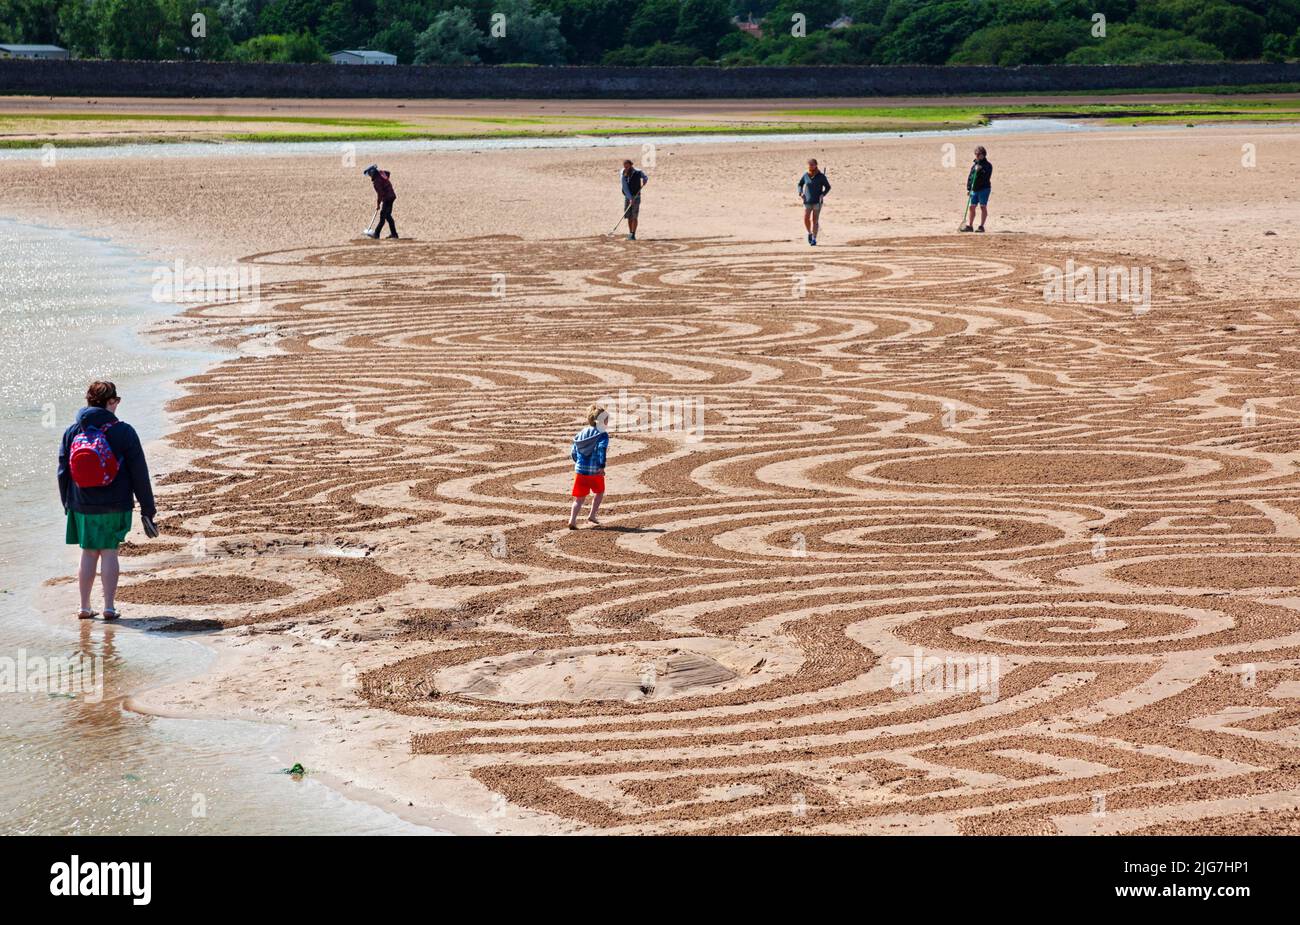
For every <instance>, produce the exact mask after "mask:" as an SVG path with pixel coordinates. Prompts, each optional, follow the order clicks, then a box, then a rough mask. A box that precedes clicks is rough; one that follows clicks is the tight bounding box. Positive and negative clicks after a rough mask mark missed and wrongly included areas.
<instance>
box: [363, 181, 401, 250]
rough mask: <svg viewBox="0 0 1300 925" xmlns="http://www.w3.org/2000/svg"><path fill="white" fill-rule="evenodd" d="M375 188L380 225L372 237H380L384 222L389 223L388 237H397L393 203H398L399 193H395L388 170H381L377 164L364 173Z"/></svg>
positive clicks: (376, 227)
mask: <svg viewBox="0 0 1300 925" xmlns="http://www.w3.org/2000/svg"><path fill="white" fill-rule="evenodd" d="M362 173H364V174H365V175H366V176H367V177H369V178H370V182H371V183H372V184H373V185H374V187H375V208H376V209H378V210H379V224H378V225H376V226H375V230H374V232H373V233H371V234H370V237H372V238H377V237H379V232H380V231H381V230H383V227H384V222H387V223H388V236H389V237H390V238H395V237H397V224H396V223H395V222H394V221H393V203H394V202H396V201H397V193H395V192H393V184H392V181H391V180H390V179H389V177H390V176H391V175H390V174H389V172H388V171H387V170H380V169H379V167H378V166H376V165H375V164H371V165H370V166H369V167H367V168H366V169H365V170H363V171H362Z"/></svg>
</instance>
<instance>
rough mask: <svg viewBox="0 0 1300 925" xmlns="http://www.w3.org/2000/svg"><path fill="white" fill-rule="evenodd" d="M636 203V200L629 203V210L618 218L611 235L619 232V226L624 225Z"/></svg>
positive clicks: (624, 211)
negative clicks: (624, 220)
mask: <svg viewBox="0 0 1300 925" xmlns="http://www.w3.org/2000/svg"><path fill="white" fill-rule="evenodd" d="M635 203H636V200H635V199H629V200H628V201H627V208H626V209H624V210H623V214H622V215H620V216H619V217H618V221H617V222H615V223H614V227H613V228H611V229H610V231H609V234H613V233H614V232H616V231H618V226H619V225H621V224H623V219H625V218H627V213H629V212H631V211H632V206H633V205H634V204H635ZM605 237H609V235H608V234H607V235H605Z"/></svg>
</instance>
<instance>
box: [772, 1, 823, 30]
mask: <svg viewBox="0 0 1300 925" xmlns="http://www.w3.org/2000/svg"><path fill="white" fill-rule="evenodd" d="M840 9H841V6H840V0H778V2H777V4H776V6H774V7H773V8H772V9H771V11H769V12H768V14H767V15H766V16H764V17H763V31H764V33H767V32H769V31H770V32H771V33H773V34H776V33H782V32H783V33H785V34H786V35H789V34H790V29H791V28H792V27H793V26H794V23H793V21H792V17H793V16H794V15H795V14H796V13H802V14H803V17H804V31H805V32H806V33H809V34H811V33H813V32H816V31H818V30H819V29H822V28H823V27H825V26H829V25H830V24H831V23H832V22H834V21H835V20H836V19H837V18H838V17H839V15H840Z"/></svg>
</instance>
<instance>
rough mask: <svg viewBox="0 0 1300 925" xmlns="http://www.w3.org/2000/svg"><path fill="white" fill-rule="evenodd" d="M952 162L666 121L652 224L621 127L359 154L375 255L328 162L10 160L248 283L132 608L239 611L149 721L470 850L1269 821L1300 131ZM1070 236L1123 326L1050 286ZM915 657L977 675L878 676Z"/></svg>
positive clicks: (95, 215) (63, 195)
mask: <svg viewBox="0 0 1300 925" xmlns="http://www.w3.org/2000/svg"><path fill="white" fill-rule="evenodd" d="M943 143H944V142H943V140H942V139H933V138H927V139H916V138H911V139H909V138H882V139H879V140H873V141H870V142H865V143H864V142H830V143H826V144H820V145H818V146H816V148H815V149H814V150H808V149H806V148H797V149H796V148H793V147H791V146H789V145H781V144H773V143H764V142H761V141H755V142H754V143H753V144H752V145H751V144H743V145H727V146H724V145H718V146H710V145H693V146H690V147H689V148H686V147H681V148H677V149H672V148H666V147H665V148H658V149H656V150H655V151H654V158H655V161H656V163H655V165H654V167H653V168H651V170H650V172H651V175H652V177H653V180H652V182H651V184H650V187H649V188H648V190H647V193H646V202H645V205H644V207H643V209H642V233H641V238H642V240H640V241H638V242H636V243H635V244H633V243H630V242H627V241H624V240H621V239H619V238H614V237H609V236H607V235H606V234H605V233H606V232H607V231H608V230H609V227H610V225H612V224H613V219H614V218H617V216H618V210H619V202H618V197H617V192H616V188H615V187H614V186H613V183H614V171H615V170H616V165H617V162H618V161H619V160H621V158H622V157H623V156H624V154H625V152H623V151H621V150H617V149H606V150H598V151H588V150H569V151H498V152H484V153H468V154H451V153H445V154H403V155H397V156H393V157H391V158H385V160H384V164H383V165H384V166H385V167H388V168H390V169H392V170H393V180H394V183H395V185H396V187H397V191H398V197H399V198H398V203H397V209H396V216H397V219H398V223H399V229H400V230H401V231H402V232H403V235H404V239H403V240H402V241H399V242H370V241H365V240H360V239H359V238H358V236H357V232H358V231H359V230H360V228H361V226H362V225H363V224H364V222H365V220H366V218H368V216H369V212H370V208H371V200H369V198H368V184H366V183H365V181H364V180H363V179H362V178H360V177H359V176H358V172H359V168H360V167H361V166H364V164H361V163H357V164H346V163H343V162H341V161H340V160H339V159H335V158H327V157H321V158H310V159H304V158H295V157H293V156H292V155H289V154H286V156H285V157H283V158H274V159H268V160H266V161H258V162H255V163H252V162H242V161H241V162H233V161H231V162H224V161H213V160H210V159H205V160H202V161H200V160H197V159H195V160H183V159H182V160H167V161H140V160H134V161H128V160H124V159H117V160H113V159H105V160H87V161H72V160H66V161H62V162H60V163H58V164H57V165H56V166H55V167H52V168H41V167H40V166H39V165H37V164H35V163H31V164H26V163H19V164H15V165H14V173H15V175H16V176H15V182H14V183H12V184H11V185H10V186H9V187H8V188H7V189H5V190H4V191H3V192H0V211H2V212H4V213H6V214H15V215H16V214H22V215H25V216H27V217H28V218H29V219H30V217H31V216H33V215H38V216H41V217H42V218H43V219H44V220H46V221H48V222H50V223H52V224H66V225H69V226H76V227H82V228H89V229H91V230H96V231H99V232H102V233H110V234H113V235H117V236H122V237H125V238H127V239H130V240H132V241H134V242H135V243H136V244H137V245H139V246H142V247H146V248H148V249H149V250H150V251H151V252H152V253H153V254H154V255H156V256H157V257H158V259H159V260H160V262H164V263H169V262H171V261H173V260H175V259H176V258H177V257H183V258H184V259H186V260H187V261H194V262H202V261H204V260H207V261H219V260H227V259H232V258H234V257H246V258H247V259H248V260H249V261H251V264H252V265H253V266H256V267H257V268H258V269H259V270H260V271H261V274H262V277H261V278H262V289H261V299H260V303H259V304H258V305H257V306H255V307H254V310H252V311H248V310H246V309H247V307H246V306H240V305H217V306H211V307H201V308H196V309H193V310H191V311H190V312H189V313H188V317H187V319H186V321H184V322H182V323H180V324H175V325H169V326H168V328H167V330H166V331H165V332H163V333H162V334H160V336H161V337H164V338H173V339H191V338H202V339H205V340H211V341H215V342H217V343H219V344H221V345H222V346H224V347H226V348H229V349H234V350H236V351H237V352H239V353H240V354H242V356H241V358H240V359H237V360H232V361H229V362H226V363H222V364H220V365H218V366H216V367H214V368H213V369H211V370H209V371H208V372H206V373H205V374H203V375H201V376H198V377H195V378H193V379H190V380H188V381H187V382H186V383H185V385H186V388H187V390H188V392H189V395H188V397H187V398H184V399H181V400H179V401H177V402H174V403H173V405H172V415H173V421H172V426H171V437H170V438H169V440H170V445H171V450H170V452H169V455H168V456H167V457H166V458H167V463H166V464H165V465H164V466H163V467H161V468H160V472H161V475H160V478H159V491H160V510H161V512H162V516H161V525H162V527H163V529H164V531H165V536H164V538H163V540H161V541H156V542H154V543H151V544H149V543H144V542H143V541H142V540H141V539H140V538H138V537H137V538H135V539H136V540H137V542H138V543H139V548H138V550H133V552H135V553H136V554H134V555H132V556H131V557H130V558H129V559H128V560H127V561H128V562H129V563H130V564H129V572H128V573H127V575H126V576H125V578H124V590H123V593H122V597H123V600H124V601H125V602H127V606H129V607H130V608H131V611H132V613H133V614H138V615H140V616H158V617H173V618H176V619H177V620H180V621H185V620H205V621H217V622H219V623H220V624H221V625H223V626H224V627H226V629H224V630H223V631H222V632H221V633H220V634H217V635H215V636H214V637H213V638H214V640H215V644H216V645H217V646H218V647H219V648H220V650H221V652H222V657H221V659H220V661H219V663H218V665H217V667H216V668H215V669H214V671H213V672H212V673H211V674H210V675H208V676H206V677H204V678H201V679H195V680H192V681H187V682H184V683H181V684H177V685H174V686H171V687H169V688H166V689H163V690H159V691H151V692H149V693H148V694H146V695H143V696H141V697H139V698H137V705H138V706H140V707H141V708H145V709H157V710H165V711H168V712H171V713H180V714H193V715H213V714H216V715H223V716H240V717H247V718H262V719H274V720H276V721H285V722H289V723H291V724H293V725H294V726H295V727H296V728H297V729H298V730H299V732H300V733H301V735H302V737H303V739H304V741H310V742H312V743H314V746H313V747H312V748H311V750H310V752H309V755H308V757H307V758H306V759H305V761H304V763H307V762H308V761H310V762H311V766H313V767H319V768H321V769H322V771H324V772H326V773H328V774H330V775H332V776H334V777H336V778H338V779H339V780H340V781H341V782H346V783H345V786H347V787H351V788H358V789H364V790H367V791H372V792H374V793H376V794H380V795H383V796H386V797H388V798H391V799H393V800H395V801H398V802H399V804H410V806H409V808H410V809H411V810H412V811H417V812H418V811H423V812H450V813H454V814H457V815H461V816H466V817H471V818H474V819H477V820H479V824H480V825H481V826H482V827H484V828H489V829H492V830H497V831H521V832H524V831H527V832H531V831H607V832H785V831H826V832H841V831H852V832H889V833H901V832H916V833H921V832H961V833H983V832H998V833H1008V834H1012V833H1026V832H1062V833H1066V832H1071V833H1073V832H1123V831H1143V832H1152V831H1164V830H1168V831H1182V830H1184V828H1185V827H1186V826H1187V825H1189V824H1192V823H1193V822H1196V821H1200V822H1203V823H1204V824H1205V827H1206V830H1212V831H1223V832H1252V831H1259V832H1277V831H1292V832H1293V831H1295V822H1294V820H1295V818H1296V815H1295V809H1296V807H1297V805H1300V777H1298V776H1297V774H1296V772H1295V771H1294V768H1295V766H1296V757H1297V749H1300V740H1297V738H1296V736H1295V731H1294V729H1295V727H1294V722H1295V717H1294V711H1295V704H1296V701H1297V700H1298V699H1300V676H1298V675H1297V669H1296V668H1295V665H1296V659H1297V658H1300V648H1298V647H1300V610H1298V609H1297V608H1300V597H1298V596H1297V595H1296V594H1295V590H1294V589H1295V586H1296V578H1297V577H1298V576H1300V520H1298V519H1297V517H1298V516H1300V478H1298V477H1297V475H1296V472H1295V466H1296V463H1297V461H1300V455H1298V454H1297V453H1296V448H1295V434H1296V432H1297V428H1296V421H1295V415H1296V414H1297V412H1298V411H1300V403H1298V402H1297V399H1296V390H1295V383H1294V369H1295V367H1296V364H1297V353H1296V350H1295V348H1294V344H1293V341H1294V334H1295V328H1296V317H1295V311H1296V308H1297V303H1296V301H1295V291H1296V288H1295V287H1296V282H1297V280H1296V274H1297V269H1296V266H1295V262H1294V259H1293V254H1294V253H1295V243H1296V237H1297V232H1298V231H1300V227H1298V224H1300V223H1298V221H1297V219H1296V217H1295V215H1296V213H1295V209H1294V204H1293V203H1292V202H1291V201H1290V197H1291V196H1293V195H1294V194H1293V193H1292V191H1291V185H1292V183H1291V181H1292V180H1293V178H1294V177H1295V176H1296V175H1297V171H1298V169H1300V132H1297V131H1296V130H1293V129H1288V128H1283V127H1255V126H1249V127H1247V126H1238V127H1231V128H1229V127H1216V128H1200V129H1168V130H1161V131H1142V132H1137V131H1134V132H1114V133H1096V134H1081V135H1059V134H1058V135H1038V136H1035V135H1025V136H1015V137H1005V138H998V139H989V140H986V141H985V142H984V143H985V144H987V145H988V147H989V149H990V158H991V160H992V161H993V162H994V164H995V165H996V170H995V174H994V195H993V197H992V201H991V206H992V209H991V213H992V214H991V218H990V230H991V232H992V233H989V234H985V235H980V236H976V235H957V234H955V233H954V230H955V226H956V224H957V212H958V209H959V207H960V203H961V185H962V178H963V177H964V171H965V163H966V161H967V152H966V149H967V148H968V147H969V146H970V145H971V144H972V142H971V141H969V140H968V139H960V138H958V139H955V143H957V144H958V145H960V149H959V150H958V151H957V157H956V161H955V164H953V165H952V166H945V163H944V153H945V152H944V150H943V148H942V145H943ZM1247 144H1249V145H1253V146H1254V150H1255V153H1256V157H1257V161H1256V165H1255V166H1244V165H1243V162H1242V158H1243V147H1242V146H1243V145H1247ZM626 154H627V155H628V156H635V157H637V158H638V159H640V157H641V147H640V144H639V143H638V144H637V145H635V146H629V148H628V149H627V152H626ZM808 155H815V156H817V157H819V158H820V159H821V160H822V162H823V163H824V164H826V165H827V167H828V168H829V176H830V178H831V181H832V183H833V184H834V191H833V192H832V194H831V197H830V199H829V200H828V203H827V205H826V207H825V211H824V215H823V218H824V222H823V225H824V228H823V234H822V238H821V241H820V243H819V246H818V247H817V248H816V249H815V250H814V249H812V248H809V247H808V246H807V244H806V243H804V241H803V238H802V228H801V226H800V215H801V211H800V209H799V207H798V205H797V203H796V202H795V195H794V181H795V179H796V178H797V176H798V173H799V172H800V169H801V162H802V160H804V159H805V158H806V157H807V156H808ZM358 158H361V159H363V160H364V155H363V154H358ZM1267 232H1273V234H1267ZM1069 260H1073V261H1075V263H1076V264H1089V265H1098V264H1100V265H1105V266H1123V267H1137V268H1139V269H1147V270H1149V271H1150V274H1151V280H1152V292H1153V295H1152V299H1151V302H1150V307H1149V310H1146V311H1140V312H1135V311H1134V310H1133V308H1132V306H1130V305H1127V304H1114V303H1108V304H1076V303H1069V302H1066V303H1061V302H1049V301H1046V300H1045V299H1044V294H1043V275H1042V268H1043V267H1044V266H1051V267H1065V266H1066V262H1067V261H1069ZM621 390H625V391H626V393H627V394H628V395H630V396H634V397H636V396H639V397H645V398H663V399H667V400H671V401H677V402H686V403H697V404H692V405H690V406H691V407H699V408H701V409H702V413H703V429H702V432H700V433H699V434H683V433H681V432H673V431H669V432H651V433H643V432H628V431H627V429H626V428H625V429H624V432H622V433H615V435H614V438H613V443H612V448H611V458H610V467H609V473H608V476H609V485H610V494H609V496H608V498H607V499H606V506H605V508H603V509H602V514H603V515H604V516H603V518H602V519H603V520H604V527H603V528H602V529H594V528H590V527H589V526H587V525H585V524H584V528H583V529H580V530H578V531H569V530H566V529H564V515H565V512H566V508H567V497H566V494H567V489H568V486H569V482H570V478H571V476H570V471H571V470H570V464H569V462H568V460H567V443H568V439H569V437H570V436H571V434H572V432H573V431H575V430H576V429H577V428H578V426H579V425H580V420H579V418H580V414H581V411H582V409H583V408H585V406H586V405H587V403H588V402H590V401H591V400H592V399H594V398H596V397H598V396H603V395H610V396H618V395H619V393H620V391H621ZM692 436H699V437H700V439H698V440H693V439H688V438H690V437H692ZM196 549H198V550H200V551H201V554H200V555H195V550H196ZM72 595H75V590H74V589H73V588H72V587H71V585H67V584H62V585H56V586H54V587H53V588H52V589H51V590H50V598H51V601H52V603H53V602H58V603H59V604H60V605H61V606H66V601H67V600H68V599H70V598H71V596H72ZM918 650H919V651H920V653H921V654H923V655H924V656H930V657H938V658H940V659H943V658H954V659H973V660H984V661H986V662H987V661H989V660H996V664H997V665H998V669H997V670H998V672H999V677H998V687H999V690H998V692H997V696H996V697H995V698H993V697H988V696H985V694H986V693H987V692H986V691H971V690H954V689H948V690H940V691H927V690H903V689H900V687H899V685H898V684H897V683H895V681H896V679H895V677H894V675H896V673H897V666H896V664H895V661H894V660H895V659H899V658H902V659H909V658H911V657H913V656H914V655H915V654H916V653H917V652H918ZM1180 827H1183V828H1180Z"/></svg>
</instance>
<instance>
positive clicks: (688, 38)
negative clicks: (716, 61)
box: [673, 0, 735, 58]
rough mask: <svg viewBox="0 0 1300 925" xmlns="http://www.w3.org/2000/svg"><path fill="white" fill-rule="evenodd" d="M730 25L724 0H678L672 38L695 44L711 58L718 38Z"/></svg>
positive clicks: (725, 32)
mask: <svg viewBox="0 0 1300 925" xmlns="http://www.w3.org/2000/svg"><path fill="white" fill-rule="evenodd" d="M734 28H735V26H733V25H732V23H731V7H730V4H729V2H728V0H682V8H681V11H680V13H679V14H678V17H677V31H676V32H675V33H673V42H674V43H675V44H678V45H686V46H688V47H690V48H698V49H699V50H700V53H701V54H703V55H706V56H708V57H710V58H712V57H713V56H714V54H715V52H716V50H717V47H718V40H719V39H721V38H722V37H723V36H724V35H726V34H727V33H729V32H731V31H732V30H733V29H734Z"/></svg>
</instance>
